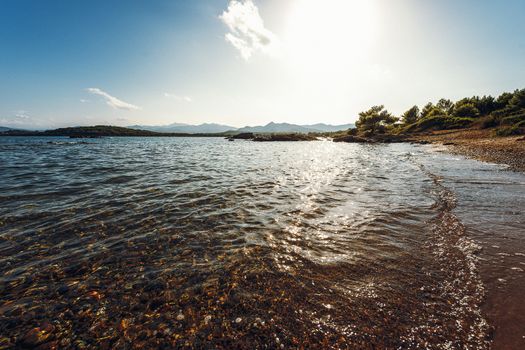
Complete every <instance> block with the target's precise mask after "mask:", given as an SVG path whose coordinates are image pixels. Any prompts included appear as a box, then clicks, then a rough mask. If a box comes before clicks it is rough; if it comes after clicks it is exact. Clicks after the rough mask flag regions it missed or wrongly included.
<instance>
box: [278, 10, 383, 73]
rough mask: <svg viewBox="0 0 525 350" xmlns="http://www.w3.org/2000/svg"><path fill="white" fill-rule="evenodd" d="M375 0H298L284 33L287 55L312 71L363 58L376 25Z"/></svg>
mask: <svg viewBox="0 0 525 350" xmlns="http://www.w3.org/2000/svg"><path fill="white" fill-rule="evenodd" d="M376 19H377V11H376V8H375V4H374V1H373V0H295V2H294V4H293V5H292V8H291V12H290V14H289V16H288V21H287V28H286V33H285V36H284V43H285V50H286V55H287V57H288V59H289V61H290V63H292V64H293V65H294V66H297V67H300V68H303V69H307V70H309V71H337V70H341V69H344V66H345V65H349V64H352V62H356V60H360V59H363V57H365V56H366V54H367V53H368V51H369V48H370V45H371V43H372V41H373V38H374V33H375V31H376V26H377V23H376V22H377V21H376Z"/></svg>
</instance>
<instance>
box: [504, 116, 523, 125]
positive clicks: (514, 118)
mask: <svg viewBox="0 0 525 350" xmlns="http://www.w3.org/2000/svg"><path fill="white" fill-rule="evenodd" d="M524 120H525V114H519V115H513V116H509V117H505V118H503V119H501V122H500V124H501V125H514V124H517V123H519V122H522V121H524Z"/></svg>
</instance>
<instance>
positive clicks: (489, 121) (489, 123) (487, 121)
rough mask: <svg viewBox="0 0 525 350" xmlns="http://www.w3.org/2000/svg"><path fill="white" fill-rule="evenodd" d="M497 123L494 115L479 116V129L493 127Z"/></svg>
mask: <svg viewBox="0 0 525 350" xmlns="http://www.w3.org/2000/svg"><path fill="white" fill-rule="evenodd" d="M498 125H499V120H498V119H496V117H494V116H493V115H489V116H487V117H484V118H481V120H480V121H479V123H478V127H479V128H480V129H488V128H493V127H495V126H498Z"/></svg>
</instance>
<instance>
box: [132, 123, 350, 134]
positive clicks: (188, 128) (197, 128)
mask: <svg viewBox="0 0 525 350" xmlns="http://www.w3.org/2000/svg"><path fill="white" fill-rule="evenodd" d="M353 127H355V125H354V124H343V125H329V124H324V123H318V124H312V125H297V124H288V123H273V122H271V123H268V124H266V125H264V126H246V127H244V128H235V127H233V126H228V125H221V124H213V123H211V124H209V123H206V124H200V125H189V124H180V123H174V124H170V125H164V126H148V125H132V126H129V127H128V128H130V129H136V130H148V131H155V132H175V133H188V134H200V133H223V132H229V131H231V132H238V133H241V132H253V133H284V132H296V133H304V134H306V133H309V132H333V131H341V130H347V129H350V128H353Z"/></svg>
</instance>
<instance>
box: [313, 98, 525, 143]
mask: <svg viewBox="0 0 525 350" xmlns="http://www.w3.org/2000/svg"><path fill="white" fill-rule="evenodd" d="M452 129H474V130H484V129H491V135H492V136H496V137H498V136H515V135H523V134H525V89H522V90H515V91H514V92H505V93H503V94H501V95H500V96H498V97H493V96H483V97H479V96H473V97H466V98H462V99H460V100H458V101H456V102H453V101H451V100H449V99H444V98H442V99H440V100H439V101H438V102H436V103H433V102H429V103H427V104H426V105H425V106H423V108H422V109H420V108H419V106H417V105H415V106H412V107H411V108H409V109H408V110H407V111H406V112H404V113H402V114H401V115H400V116H399V117H396V116H394V115H393V114H392V113H390V112H389V111H388V110H387V109H385V107H384V106H383V105H379V106H373V107H371V108H370V109H368V110H366V111H363V112H361V113H359V119H358V120H357V122H356V128H354V129H349V130H347V131H345V132H337V133H330V134H327V133H324V134H318V136H325V137H332V138H333V139H334V141H339V142H396V141H402V140H405V141H413V139H412V137H413V136H415V135H421V134H425V133H429V132H435V131H440V130H452Z"/></svg>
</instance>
